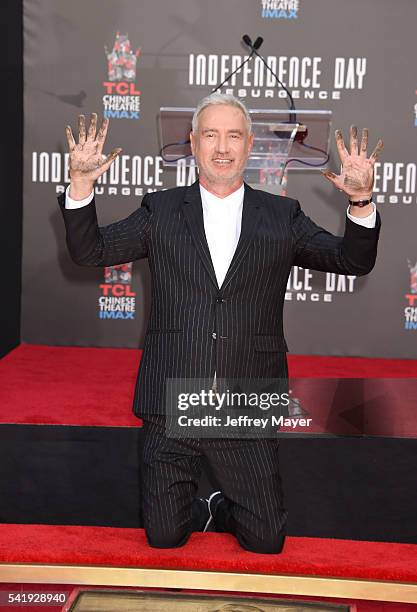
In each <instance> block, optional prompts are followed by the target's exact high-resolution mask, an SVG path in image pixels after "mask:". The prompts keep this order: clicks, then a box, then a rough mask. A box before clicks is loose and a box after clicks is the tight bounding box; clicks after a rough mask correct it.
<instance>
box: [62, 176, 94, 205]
mask: <svg viewBox="0 0 417 612" xmlns="http://www.w3.org/2000/svg"><path fill="white" fill-rule="evenodd" d="M93 189H94V183H90V182H82V183H80V182H78V181H74V180H72V181H71V183H70V186H69V190H68V195H69V197H70V198H71V200H76V201H79V200H85V199H86V198H88V196H89V195H90V194H91V192H92V191H93Z"/></svg>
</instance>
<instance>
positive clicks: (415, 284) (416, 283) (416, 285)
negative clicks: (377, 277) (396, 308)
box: [404, 260, 417, 330]
mask: <svg viewBox="0 0 417 612" xmlns="http://www.w3.org/2000/svg"><path fill="white" fill-rule="evenodd" d="M408 269H409V271H410V292H409V293H406V294H405V296H404V297H405V300H406V303H407V305H406V306H405V308H404V327H405V329H414V330H416V329H417V261H416V263H415V264H413V263H412V262H411V261H410V260H408Z"/></svg>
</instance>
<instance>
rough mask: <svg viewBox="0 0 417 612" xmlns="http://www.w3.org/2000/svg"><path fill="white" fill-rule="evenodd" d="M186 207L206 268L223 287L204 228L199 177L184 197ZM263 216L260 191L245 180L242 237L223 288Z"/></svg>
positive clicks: (184, 207)
mask: <svg viewBox="0 0 417 612" xmlns="http://www.w3.org/2000/svg"><path fill="white" fill-rule="evenodd" d="M183 211H184V216H185V220H186V223H187V226H188V229H189V231H190V234H191V236H192V239H193V241H194V244H195V247H196V249H197V252H198V254H199V255H200V257H201V260H202V262H203V265H204V267H205V268H206V270H207V273H208V275H209V277H210V279H211V281H212V282H213V283H214V285H215V287H216V288H217V289H219V286H218V284H217V279H216V273H215V271H214V267H213V262H212V260H211V256H210V250H209V247H208V243H207V238H206V233H205V230H204V217H203V205H202V202H201V196H200V184H199V182H198V181H196V182H195V183H193V184H192V185H191V186H190V187H189V188H188V189H187V191H186V193H185V197H184V206H183ZM260 218H261V211H260V203H259V200H258V198H257V195H256V192H255V191H254V190H253V189H252V188H251V187H249V185H247V184H246V183H245V195H244V198H243V210H242V224H241V230H240V237H239V241H238V243H237V246H236V250H235V253H234V255H233V259H232V261H231V263H230V266H229V269H228V271H227V274H226V276H225V279H224V281H223V284H222V286H221V288H222V289H224V287H226V285H228V284H229V282H230V281H231V279H232V278H233V276H234V275H235V274H236V272H237V271H238V269H239V266H240V265H241V263H242V261H243V259H244V257H245V255H246V252H247V250H248V248H249V246H250V244H251V241H252V239H253V237H254V236H255V234H256V230H257V228H258V224H259V220H260Z"/></svg>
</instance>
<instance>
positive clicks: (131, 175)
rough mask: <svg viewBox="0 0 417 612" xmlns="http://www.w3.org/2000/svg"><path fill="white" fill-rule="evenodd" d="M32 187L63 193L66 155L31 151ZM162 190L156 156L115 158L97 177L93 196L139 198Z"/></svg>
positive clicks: (66, 179)
mask: <svg viewBox="0 0 417 612" xmlns="http://www.w3.org/2000/svg"><path fill="white" fill-rule="evenodd" d="M31 162H32V166H31V178H32V182H33V183H50V184H52V185H54V187H55V193H57V194H59V193H64V191H65V189H66V186H67V184H68V183H69V182H70V176H69V155H68V153H61V152H59V151H52V152H49V151H33V152H32V156H31ZM161 189H165V187H164V164H163V159H162V157H161V156H160V155H129V154H122V155H119V156H118V157H116V159H115V160H114V162H113V164H112V165H111V166H110V168H109V170H107V172H105V173H104V174H103V175H102V176H100V177H99V178H98V180H97V182H96V184H95V187H94V193H95V194H96V195H106V196H126V197H131V196H135V197H143V196H144V195H145V194H146V193H151V192H153V191H159V190H161Z"/></svg>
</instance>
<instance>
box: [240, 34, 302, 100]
mask: <svg viewBox="0 0 417 612" xmlns="http://www.w3.org/2000/svg"><path fill="white" fill-rule="evenodd" d="M242 40H243V42H244V43H245V44H246V45H247V46H248V47H250V48H251V50H252V53H254V54H255V55H256V56H257V57H259V59H260V60H261V61H262V62H263V63H264V65H265V67H266V69H267V70H269V72H270V73H271V74H272V76H273V77H274V78H275V80H276V82H277V83H279V85H280V86H281V87H282V89H284V90H285V91H286V92H287V95H288V97H289V99H290V109H291V110H295V104H294V99H293V97H292V95H291V93H290V92H289V91H288V89H287V88H286V87H285V85H284V83H281V81H280V80H279V78H278V76H277V75H276V74H275V72H274V71H273V70H272V68H271V67H270V66H269V65H268V64H267V63H266V61H265V59H264V58H263V57H262V55H260V53H258V49H259V47H260V46H261V45H262V43H263V42H264V39H263V38H262V36H258V38H257V39H256V40H255V42H254V43H252V40H251V38H250V36H249V35H248V34H244V35H243V36H242Z"/></svg>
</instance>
